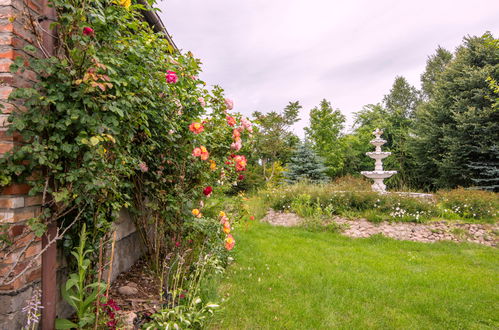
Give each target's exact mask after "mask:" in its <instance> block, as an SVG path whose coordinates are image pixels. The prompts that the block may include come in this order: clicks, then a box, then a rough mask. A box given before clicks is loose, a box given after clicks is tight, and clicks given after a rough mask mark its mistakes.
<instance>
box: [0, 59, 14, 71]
mask: <svg viewBox="0 0 499 330" xmlns="http://www.w3.org/2000/svg"><path fill="white" fill-rule="evenodd" d="M11 64H12V62H9V61H4V62H2V63H0V72H10V65H11Z"/></svg>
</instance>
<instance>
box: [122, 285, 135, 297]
mask: <svg viewBox="0 0 499 330" xmlns="http://www.w3.org/2000/svg"><path fill="white" fill-rule="evenodd" d="M118 292H119V293H120V294H122V295H124V296H133V295H136V294H137V293H138V292H139V290H138V289H137V288H134V287H132V286H128V285H124V286H122V287H120V288H119V289H118Z"/></svg>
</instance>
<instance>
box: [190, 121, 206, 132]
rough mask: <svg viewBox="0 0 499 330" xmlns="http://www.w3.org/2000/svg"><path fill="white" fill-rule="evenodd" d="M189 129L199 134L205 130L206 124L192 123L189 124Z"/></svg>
mask: <svg viewBox="0 0 499 330" xmlns="http://www.w3.org/2000/svg"><path fill="white" fill-rule="evenodd" d="M189 130H190V131H191V132H193V133H194V134H199V133H201V132H203V131H204V126H203V125H202V124H200V123H192V124H190V125H189Z"/></svg>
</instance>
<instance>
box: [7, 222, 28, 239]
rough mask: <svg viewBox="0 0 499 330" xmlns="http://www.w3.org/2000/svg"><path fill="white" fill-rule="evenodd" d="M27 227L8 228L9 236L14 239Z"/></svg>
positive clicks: (15, 226)
mask: <svg viewBox="0 0 499 330" xmlns="http://www.w3.org/2000/svg"><path fill="white" fill-rule="evenodd" d="M26 228H27V227H26V226H25V225H14V226H11V227H10V236H11V237H12V238H15V237H17V236H19V235H21V234H22V233H23V232H24V230H25V229H26Z"/></svg>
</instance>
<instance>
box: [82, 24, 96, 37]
mask: <svg viewBox="0 0 499 330" xmlns="http://www.w3.org/2000/svg"><path fill="white" fill-rule="evenodd" d="M83 35H85V36H92V35H94V29H92V28H91V27H88V26H85V27H84V28H83Z"/></svg>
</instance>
